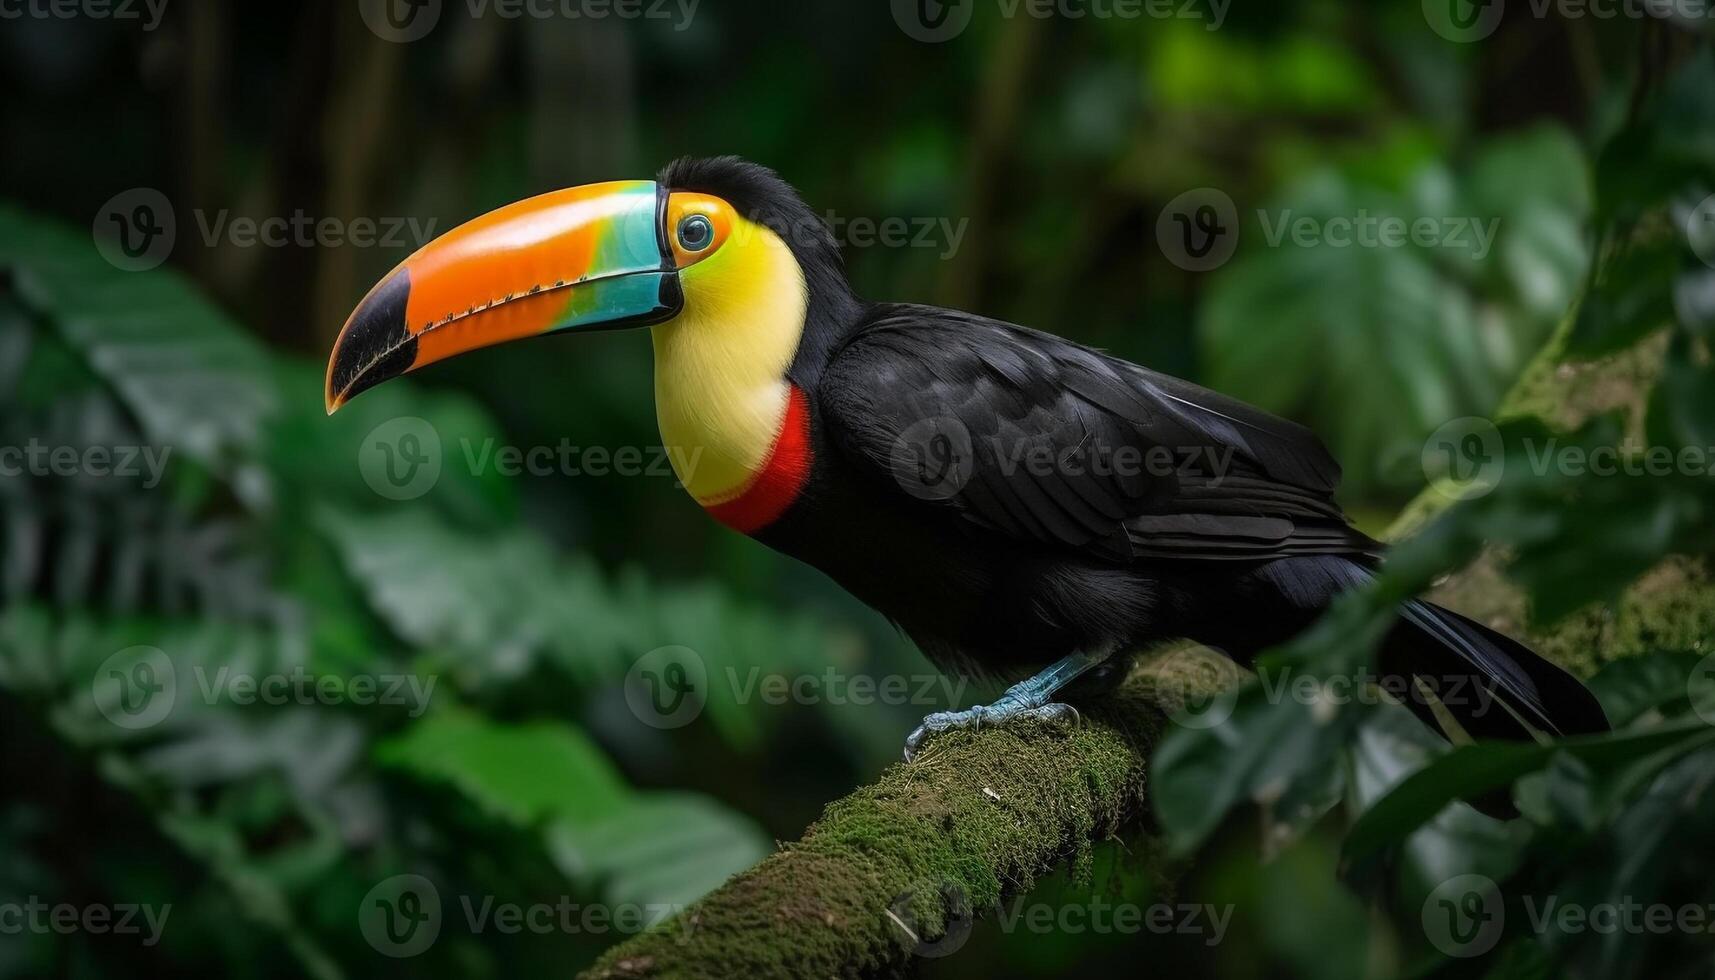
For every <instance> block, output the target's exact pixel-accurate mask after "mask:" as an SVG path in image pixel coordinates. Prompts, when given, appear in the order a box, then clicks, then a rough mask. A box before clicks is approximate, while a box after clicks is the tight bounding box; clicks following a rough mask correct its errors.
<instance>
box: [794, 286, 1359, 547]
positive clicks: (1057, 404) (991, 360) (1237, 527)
mask: <svg viewBox="0 0 1715 980" xmlns="http://www.w3.org/2000/svg"><path fill="white" fill-rule="evenodd" d="M818 387H819V392H818V401H819V408H820V410H821V412H822V413H823V414H824V417H825V418H826V419H827V421H828V426H827V428H828V431H829V432H830V433H831V434H832V436H833V439H834V442H835V444H836V445H837V446H838V447H839V448H840V450H841V451H842V452H843V453H844V454H845V455H846V456H848V457H849V458H850V459H852V460H853V461H855V462H857V463H859V464H860V467H861V468H862V469H865V470H867V471H869V472H870V473H871V474H872V475H873V476H875V477H877V478H878V479H880V480H882V481H883V484H884V485H886V484H887V483H892V487H891V489H892V490H893V491H894V492H900V493H903V487H902V486H901V485H900V484H899V483H898V482H895V481H897V480H898V479H899V475H900V473H901V472H902V470H901V458H900V454H901V453H902V452H906V453H909V452H913V451H915V450H914V448H913V447H912V446H910V444H909V442H908V440H909V433H910V432H912V431H916V430H914V427H916V426H919V423H922V422H924V421H925V420H929V419H937V420H951V421H952V422H956V423H957V425H958V426H959V427H962V428H963V430H964V431H965V432H966V433H968V435H969V437H970V442H969V449H970V459H969V460H968V465H969V467H970V471H969V473H968V476H967V477H966V478H965V479H964V481H963V482H962V483H961V484H959V485H958V486H957V487H956V488H954V490H955V491H956V492H950V493H949V494H948V495H947V496H945V498H944V499H939V500H938V504H939V505H940V506H943V507H948V508H951V509H953V510H955V511H957V512H958V513H959V514H961V515H962V516H963V517H964V518H966V519H967V521H968V522H969V524H970V525H971V526H972V527H973V528H975V527H983V528H988V529H989V530H990V531H991V532H998V533H1001V534H1005V535H1009V536H1011V537H1014V538H1018V539H1021V540H1026V541H1032V542H1038V543H1042V544H1047V545H1052V546H1059V547H1064V548H1068V549H1073V550H1076V551H1080V552H1083V553H1086V554H1090V555H1093V556H1100V557H1102V558H1104V559H1107V560H1112V561H1130V560H1135V559H1138V558H1147V557H1160V558H1207V559H1251V560H1256V559H1263V558H1269V557H1277V556H1284V555H1295V554H1374V553H1376V552H1377V551H1378V550H1379V546H1378V545H1376V543H1375V542H1374V541H1372V540H1370V539H1369V538H1368V537H1366V536H1364V535H1363V534H1362V533H1360V532H1358V531H1356V530H1355V529H1353V528H1351V527H1350V526H1349V525H1348V524H1347V523H1346V519H1345V517H1344V515H1343V514H1342V513H1341V512H1340V509H1339V507H1338V506H1337V505H1336V504H1335V503H1334V500H1333V492H1334V489H1335V487H1337V486H1338V484H1339V481H1340V468H1339V466H1338V465H1337V464H1336V463H1335V462H1334V459H1333V457H1331V456H1330V455H1329V454H1328V451H1327V449H1325V448H1324V447H1323V446H1322V444H1321V442H1320V441H1318V440H1317V439H1316V437H1315V436H1314V435H1313V434H1312V433H1311V432H1310V431H1309V430H1307V429H1304V428H1303V427H1301V426H1298V425H1295V424H1293V423H1291V422H1288V421H1286V420H1284V419H1280V418H1277V417H1275V416H1273V415H1270V414H1268V413H1267V412H1263V411H1261V410H1260V409H1257V408H1254V407H1252V406H1250V405H1246V404H1244V403H1243V402H1240V401H1237V400H1235V399H1232V398H1228V397H1226V396H1224V395H1220V394H1217V393H1215V392H1212V391H1208V390H1207V389H1204V388H1200V387H1198V386H1196V385H1193V384H1191V383H1189V382H1186V381H1181V380H1179V379H1177V378H1173V377H1169V376H1168V375H1164V374H1160V373H1157V372H1154V371H1150V370H1148V369H1147V368H1143V367H1139V366H1137V365H1135V364H1130V363H1128V362H1126V361H1122V360H1119V359H1117V358H1112V357H1108V356H1107V355H1104V354H1102V353H1100V352H1098V351H1095V350H1092V349H1090V348H1088V347H1083V346H1081V345H1078V344H1075V343H1073V342H1071V341H1068V340H1065V339H1063V338H1060V337H1055V336H1053V335H1051V334H1044V333H1039V332H1037V331H1034V330H1027V329H1025V328H1023V327H1017V326H1013V325H1011V324H1007V323H1001V322H999V321H995V320H988V319H984V318H982V317H976V316H971V315H969V314H964V313H957V312H954V311H950V310H940V309H936V308H933V307H923V306H901V305H888V306H879V307H876V308H875V309H874V310H873V311H872V313H871V315H870V317H869V318H868V320H867V321H866V322H865V323H863V324H861V325H860V326H859V327H858V328H856V329H855V330H854V331H853V333H852V334H851V335H850V336H849V337H848V338H847V340H846V341H845V342H844V343H843V344H842V345H841V346H840V348H839V349H838V350H837V351H836V352H835V354H834V356H833V358H832V360H831V362H830V363H829V365H828V367H827V369H826V372H825V373H824V375H823V377H822V379H821V384H820V385H819V386H818ZM1164 452H1165V453H1166V455H1163V453H1164ZM1151 453H1153V454H1154V455H1153V456H1151V455H1148V454H1151ZM1127 454H1129V455H1127ZM1122 457H1123V460H1122ZM1145 459H1151V460H1153V461H1154V462H1155V464H1156V465H1154V466H1151V467H1149V468H1147V469H1145V468H1140V467H1138V466H1136V465H1131V466H1126V465H1118V464H1120V463H1122V462H1123V461H1124V460H1131V461H1133V462H1140V461H1142V460H1145ZM1043 460H1049V461H1051V463H1052V465H1040V463H1041V462H1042V461H1043ZM1163 461H1169V462H1171V463H1172V465H1171V466H1169V467H1166V468H1165V469H1164V468H1163V467H1162V466H1161V465H1160V464H1161V463H1162V462H1163ZM1217 461H1218V465H1217ZM1033 463H1034V464H1037V465H1033Z"/></svg>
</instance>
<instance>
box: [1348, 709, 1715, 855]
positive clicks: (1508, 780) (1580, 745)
mask: <svg viewBox="0 0 1715 980" xmlns="http://www.w3.org/2000/svg"><path fill="white" fill-rule="evenodd" d="M1711 741H1715V729H1712V728H1710V727H1709V726H1708V725H1705V724H1703V723H1701V722H1700V721H1690V722H1682V723H1680V724H1676V725H1672V726H1667V727H1664V728H1659V729H1651V730H1648V731H1644V732H1638V733H1628V732H1615V733H1611V734H1608V735H1600V736H1589V737H1583V738H1575V739H1567V740H1565V741H1561V742H1555V743H1552V744H1548V745H1536V744H1529V743H1516V742H1484V743H1479V744H1476V745H1466V746H1460V747H1459V748H1456V749H1454V750H1453V751H1451V752H1449V753H1447V754H1446V755H1445V756H1442V757H1441V758H1440V759H1438V760H1436V761H1435V762H1434V763H1432V764H1430V765H1429V766H1427V767H1425V768H1424V769H1423V770H1422V771H1420V772H1418V773H1417V774H1415V775H1413V776H1411V777H1410V778H1409V779H1407V780H1406V781H1405V782H1404V783H1402V784H1401V785H1400V786H1399V788H1398V789H1396V790H1394V791H1393V792H1392V793H1389V794H1388V795H1387V796H1386V797H1384V798H1383V799H1382V800H1381V801H1380V802H1378V803H1377V804H1376V805H1375V806H1374V807H1372V808H1371V809H1370V810H1369V812H1367V813H1365V814H1364V815H1363V817H1361V818H1360V819H1359V820H1358V822H1357V823H1356V824H1354V825H1353V827H1352V830H1351V832H1350V833H1349V834H1347V835H1346V843H1345V848H1344V854H1345V858H1346V860H1348V861H1351V862H1359V861H1363V860H1365V859H1367V858H1369V857H1371V856H1372V855H1375V854H1377V853H1379V852H1380V851H1382V850H1383V849H1385V848H1387V847H1391V846H1394V845H1396V844H1398V843H1400V842H1401V841H1404V840H1405V839H1406V837H1408V836H1409V835H1410V834H1412V833H1413V832H1415V831H1416V830H1417V829H1418V828H1420V827H1422V826H1423V825H1424V824H1425V823H1427V822H1428V821H1429V820H1430V819H1431V818H1433V817H1434V816H1435V815H1436V814H1437V813H1440V812H1441V810H1442V809H1443V808H1444V807H1446V806H1447V805H1449V804H1451V803H1453V802H1454V801H1455V800H1460V799H1473V798H1476V797H1479V796H1482V795H1483V794H1485V793H1488V792H1491V791H1493V790H1498V789H1501V788H1503V787H1506V786H1509V785H1511V784H1512V783H1513V782H1515V781H1517V780H1518V779H1519V778H1520V777H1522V776H1524V775H1525V774H1527V773H1531V772H1535V771H1537V770H1539V769H1542V768H1543V767H1544V766H1546V765H1548V764H1549V762H1550V760H1552V759H1553V758H1554V756H1555V755H1556V754H1557V753H1559V752H1567V753H1571V754H1572V755H1574V756H1576V757H1577V758H1578V759H1579V760H1580V761H1582V762H1584V763H1586V764H1587V765H1591V766H1595V767H1602V766H1611V765H1616V764H1624V763H1626V762H1627V761H1630V760H1632V759H1634V758H1637V757H1638V756H1640V755H1644V754H1648V753H1651V752H1654V751H1656V750H1658V749H1664V748H1669V747H1675V748H1679V749H1681V750H1682V751H1690V750H1691V749H1693V748H1695V747H1697V746H1699V745H1703V744H1707V743H1709V742H1711Z"/></svg>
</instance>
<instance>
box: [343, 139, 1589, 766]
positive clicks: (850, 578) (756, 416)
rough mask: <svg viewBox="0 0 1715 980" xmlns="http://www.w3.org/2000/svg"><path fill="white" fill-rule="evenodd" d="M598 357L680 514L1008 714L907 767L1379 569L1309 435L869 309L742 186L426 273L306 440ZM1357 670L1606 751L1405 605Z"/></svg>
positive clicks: (517, 243) (1507, 730) (1093, 358)
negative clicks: (644, 333)
mask: <svg viewBox="0 0 1715 980" xmlns="http://www.w3.org/2000/svg"><path fill="white" fill-rule="evenodd" d="M620 327H648V328H649V330H650V334H651V336H652V339H653V342H654V353H655V401H656V413H657V418H658V422H659V424H660V430H661V437H662V440H663V444H664V445H665V446H667V447H669V448H672V449H675V450H677V451H675V452H673V453H671V458H672V460H673V463H674V466H675V469H676V470H677V475H678V478H679V481H680V482H681V483H682V484H683V485H684V487H685V489H687V490H688V491H689V492H690V495H691V496H692V497H693V498H695V500H696V501H697V503H699V504H701V505H702V507H703V509H704V510H706V511H708V513H709V514H710V515H712V516H713V517H714V518H715V520H717V521H720V522H721V523H723V524H725V525H727V526H728V527H730V528H732V529H733V530H736V531H738V532H741V533H743V534H747V535H750V536H751V537H753V538H755V539H756V540H758V541H761V542H762V543H764V544H766V545H768V546H770V547H772V548H774V549H776V550H778V551H781V552H783V553H785V554H787V555H789V556H791V557H793V558H795V559H798V560H800V561H802V562H805V563H807V564H809V565H812V566H814V567H815V568H818V569H820V570H821V571H822V572H824V573H826V574H827V575H829V576H831V577H832V578H833V579H834V580H835V581H836V582H838V583H839V584H840V585H841V586H843V587H844V588H845V589H847V590H848V591H850V592H851V593H852V594H854V595H855V596H857V597H858V598H859V599H861V600H863V601H864V602H866V603H867V604H868V605H870V606H871V607H873V608H874V609H876V610H878V611H880V612H881V613H882V614H884V615H885V616H887V617H888V618H890V619H891V620H892V621H893V622H894V623H895V624H896V625H897V626H898V627H899V628H900V629H902V630H903V631H904V632H905V633H906V634H908V635H909V636H910V637H911V638H912V639H913V640H914V641H915V643H916V644H917V645H918V647H919V648H920V649H921V650H922V651H923V653H924V654H925V655H926V656H927V657H928V658H929V659H930V660H931V661H933V662H934V663H935V664H936V666H937V667H938V668H940V669H942V670H945V671H949V672H955V673H959V674H961V675H967V676H975V677H979V678H985V679H995V680H1000V681H1004V682H1007V683H1010V684H1011V686H1010V687H1008V688H1007V689H1006V691H1005V693H1004V694H1002V695H1001V696H1000V697H999V698H998V699H997V700H996V701H995V702H994V703H993V704H989V705H979V706H976V707H972V708H968V709H965V710H961V711H942V712H936V713H934V714H931V715H929V716H928V717H926V718H925V719H923V723H922V724H921V725H919V726H918V727H917V728H916V729H915V730H914V731H913V732H911V733H910V735H909V736H908V737H907V739H906V747H905V755H906V758H907V759H910V758H911V757H912V756H913V755H914V754H915V753H916V752H917V751H918V750H919V749H920V748H921V747H922V746H923V745H924V744H925V740H926V739H928V738H929V737H930V736H932V735H934V734H935V733H937V732H941V731H945V730H948V729H955V728H967V727H973V726H977V725H987V724H993V723H1003V722H1008V721H1012V720H1015V719H1040V720H1047V721H1059V720H1071V719H1073V718H1075V717H1076V711H1075V709H1074V708H1073V707H1072V703H1073V702H1076V701H1079V700H1081V699H1084V698H1089V697H1094V696H1097V695H1099V694H1100V693H1102V692H1104V691H1106V690H1109V689H1111V688H1112V687H1113V686H1114V685H1115V684H1117V683H1118V681H1119V680H1120V679H1122V678H1123V677H1124V675H1125V674H1126V672H1127V670H1128V668H1129V667H1130V666H1131V664H1132V661H1133V658H1134V657H1135V656H1136V655H1137V653H1138V652H1139V651H1143V650H1147V649H1149V648H1151V647H1157V646H1159V645H1161V644H1163V643H1165V642H1168V641H1173V640H1191V641H1195V642H1198V643H1201V644H1205V645H1207V646H1210V647H1213V648H1216V649H1218V650H1220V651H1223V652H1225V653H1226V654H1228V655H1229V656H1231V657H1233V658H1234V659H1236V660H1238V661H1240V662H1241V663H1247V662H1249V661H1250V660H1252V659H1253V658H1254V657H1255V655H1256V654H1257V653H1258V652H1259V651H1262V650H1264V649H1267V648H1269V647H1271V646H1274V645H1277V644H1279V643H1281V642H1283V641H1285V640H1286V639H1289V638H1290V637H1292V636H1293V635H1294V634H1296V633H1297V632H1299V631H1300V630H1302V629H1304V628H1305V627H1306V626H1307V625H1308V624H1309V623H1310V622H1311V621H1312V620H1314V619H1315V618H1316V617H1317V616H1318V615H1319V614H1320V613H1322V612H1323V611H1324V610H1325V609H1326V608H1327V607H1328V605H1329V603H1330V602H1331V601H1332V600H1333V599H1334V598H1335V597H1336V596H1338V595H1339V594H1340V593H1342V592H1344V591H1346V590H1348V589H1351V588H1354V587H1356V586H1360V585H1362V584H1363V583H1364V582H1366V581H1367V580H1369V579H1370V578H1371V577H1372V575H1373V574H1374V573H1375V570H1376V569H1377V568H1378V563H1379V562H1380V561H1381V558H1382V547H1381V545H1379V544H1378V543H1377V542H1376V541H1374V540H1373V539H1371V538H1370V537H1368V536H1367V535H1365V534H1364V533H1362V532H1361V531H1359V530H1357V529H1356V528H1354V527H1353V526H1352V525H1351V524H1350V523H1349V522H1348V520H1347V519H1346V516H1345V515H1344V513H1343V512H1342V511H1341V508H1340V506H1339V505H1338V504H1337V503H1336V502H1335V491H1336V488H1337V486H1338V484H1339V480H1340V468H1339V466H1338V465H1337V464H1336V462H1335V461H1334V459H1333V457H1332V456H1331V455H1330V454H1329V452H1328V450H1327V449H1326V448H1324V447H1323V445H1322V443H1321V442H1320V441H1319V440H1318V439H1317V438H1316V436H1315V435H1314V434H1312V433H1311V432H1310V431H1309V430H1308V429H1306V428H1303V427H1301V426H1299V425H1297V424H1295V423H1293V422H1289V421H1286V420H1284V419H1281V418H1278V417H1276V416H1274V415H1271V414H1269V413H1267V412H1264V411H1262V410H1260V409H1257V408H1254V407H1252V406H1251V405H1248V404H1245V403H1244V402H1242V401H1239V400H1237V399H1234V398H1230V397H1228V396H1226V395H1223V394H1219V393H1217V392H1214V391H1210V390H1208V389H1206V388H1202V387H1199V386H1197V385H1195V384H1191V383H1189V382H1185V381H1181V380H1179V379H1177V378H1174V377H1170V376H1168V375H1166V374H1162V373H1159V372H1156V371H1152V370H1150V369H1149V368H1146V367H1141V366H1139V365H1136V364H1133V363H1130V362H1127V361H1125V360H1121V359H1119V358H1116V357H1113V356H1110V355H1108V354H1105V353H1103V352H1101V351H1098V350H1095V349H1092V348H1090V347H1086V346H1083V345H1081V344H1078V343H1074V342H1073V341H1070V340H1066V339H1064V338H1062V337H1058V336H1055V335H1052V334H1048V333H1042V332H1038V331H1036V330H1031V329H1027V328H1025V327H1021V326H1016V325H1014V324H1011V323H1005V322H1002V321H999V320H995V319H990V318H988V317H984V316H979V315H976V314H971V313H963V312H959V311H957V310H949V309H941V308H937V307H934V306H925V305H918V304H909V303H877V302H868V301H865V300H863V299H861V298H859V297H858V296H857V295H856V294H855V293H854V292H853V290H852V288H851V286H850V284H849V283H848V282H847V280H846V277H845V273H844V269H843V265H842V260H841V257H840V251H839V246H838V244H837V243H836V241H835V239H834V236H833V235H832V233H831V231H830V229H829V227H828V225H827V223H826V222H824V221H823V220H822V218H821V217H820V216H818V215H817V214H816V212H815V211H813V210H812V209H811V208H810V207H809V206H808V205H807V204H806V203H805V202H804V200H803V199H802V198H801V197H800V196H799V194H798V193H797V191H795V190H794V189H793V188H792V187H791V186H790V185H789V184H788V183H786V181H784V180H783V179H781V178H780V177H779V176H778V175H777V174H776V173H775V172H774V171H772V170H770V169H768V168H766V167H763V166H760V165H758V164H754V163H750V162H747V161H744V160H741V159H739V158H736V157H716V158H708V159H682V160H678V161H676V162H674V163H671V164H669V165H668V166H667V167H666V168H665V169H664V170H662V171H661V172H660V173H659V174H658V175H657V177H656V179H654V180H628V181H617V182H611V183H600V184H592V185H588V186H583V187H574V188H571V189H567V190H560V191H555V192H552V193H547V194H543V195H541V196H538V197H532V198H529V199H527V200H524V201H519V202H517V203H515V204H511V205H508V206H506V207H502V208H500V209H499V210H497V211H493V212H491V213H488V214H485V215H483V216H481V217H478V218H476V219H474V220H472V221H470V222H468V223H466V224H464V225H462V226H460V227H458V228H456V229H454V230H452V231H450V232H448V233H447V234H445V235H443V236H441V237H440V238H437V239H435V240H434V241H432V242H430V243H429V244H428V245H426V246H424V247H423V248H422V249H421V250H419V251H418V252H416V253H415V254H413V255H412V256H410V257H409V258H407V259H406V260H405V261H404V262H403V263H402V264H400V265H399V266H398V267H397V268H396V269H394V270H393V271H392V272H391V273H389V274H388V275H387V276H386V277H385V278H383V279H382V280H381V281H380V282H379V283H377V284H376V285H375V286H374V288H372V289H371V290H370V291H369V293H368V295H366V296H365V297H364V298H363V300H362V302H360V303H359V304H358V306H357V308H356V309H355V310H354V311H353V312H352V314H351V316H350V318H349V319H348V320H347V322H346V323H345V325H344V328H343V329H342V330H341V331H340V334H339V337H338V339H337V341H336V342H335V344H334V347H333V352H332V356H331V358H330V360H329V363H328V371H327V409H328V411H329V412H330V413H332V412H333V411H334V410H336V409H337V408H339V406H340V405H342V404H344V403H345V402H346V401H348V400H350V399H351V398H352V397H354V396H356V395H357V394H358V393H360V392H362V391H364V390H365V389H368V388H370V387H373V386H374V385H377V384H380V383H381V382H383V381H386V380H388V379H389V378H393V377H396V376H398V375H401V374H404V373H405V372H407V371H412V370H415V369H417V368H421V367H424V366H425V365H428V364H432V363H434V362H436V361H439V360H442V359H444V358H448V357H451V356H453V355H455V354H459V353H462V352H465V351H469V350H474V349H476V348H480V347H488V346H490V345H493V344H497V343H500V342H502V341H508V340H515V339H519V338H523V337H533V336H536V335H539V334H544V333H549V332H552V331H562V330H564V331H589V330H610V329H615V328H620ZM1377 667H1378V675H1377V676H1380V677H1384V678H1405V679H1408V680H1409V681H1410V683H1411V685H1412V686H1413V689H1414V690H1416V691H1419V692H1426V693H1427V695H1428V696H1427V697H1424V698H1418V697H1411V698H1407V699H1406V701H1407V704H1408V706H1410V707H1412V709H1413V710H1414V711H1416V712H1417V713H1418V714H1419V715H1420V716H1421V717H1423V718H1424V719H1425V720H1426V721H1428V722H1430V723H1432V724H1435V725H1437V727H1439V728H1440V729H1441V730H1442V731H1443V733H1444V734H1455V735H1463V736H1468V737H1477V738H1482V737H1497V738H1508V739H1531V738H1542V737H1546V736H1556V735H1571V734H1578V733H1588V732H1595V731H1601V730H1605V729H1606V728H1607V721H1606V719H1605V718H1604V716H1603V713H1602V708H1601V706H1600V705H1599V704H1598V703H1597V701H1596V699H1595V698H1594V697H1593V696H1592V695H1591V694H1590V692H1589V691H1588V690H1586V689H1585V688H1584V687H1583V685H1581V684H1580V683H1579V682H1578V681H1577V680H1576V679H1574V678H1573V677H1572V676H1571V675H1570V674H1567V673H1565V672H1563V671H1562V670H1561V669H1560V668H1558V667H1556V666H1554V665H1553V664H1551V663H1549V662H1548V661H1546V660H1544V659H1542V658H1541V657H1539V656H1537V655H1536V654H1535V653H1533V652H1531V651H1530V650H1529V649H1528V648H1527V647H1525V646H1524V645H1523V644H1521V643H1519V642H1518V641H1516V640H1514V639H1511V638H1509V637H1507V636H1505V635H1502V634H1501V633H1498V632H1496V631H1494V630H1491V629H1489V628H1488V627H1486V626H1484V625H1482V624H1480V623H1477V622H1475V621H1473V620H1471V619H1468V618H1466V617H1464V616H1461V615H1459V614H1457V613H1454V612H1452V611H1450V610H1447V609H1444V608H1441V607H1439V606H1436V605H1433V604H1430V603H1429V602H1426V601H1423V600H1413V601H1410V602H1407V603H1405V604H1404V605H1402V606H1401V607H1400V610H1399V616H1398V621H1397V623H1396V624H1395V625H1394V626H1393V628H1392V629H1391V631H1390V632H1389V633H1388V635H1387V636H1386V638H1385V639H1384V640H1383V642H1382V643H1381V648H1380V651H1379V653H1378V664H1377ZM1460 692H1463V693H1462V694H1461V693H1460ZM1438 697H1439V700H1437V698H1438ZM1437 705H1439V707H1441V708H1444V709H1445V711H1437V710H1436V708H1437ZM1449 716H1450V718H1451V721H1449ZM1454 730H1456V731H1454Z"/></svg>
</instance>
